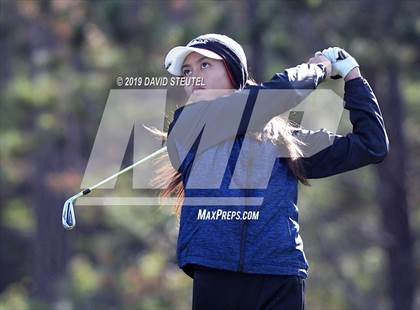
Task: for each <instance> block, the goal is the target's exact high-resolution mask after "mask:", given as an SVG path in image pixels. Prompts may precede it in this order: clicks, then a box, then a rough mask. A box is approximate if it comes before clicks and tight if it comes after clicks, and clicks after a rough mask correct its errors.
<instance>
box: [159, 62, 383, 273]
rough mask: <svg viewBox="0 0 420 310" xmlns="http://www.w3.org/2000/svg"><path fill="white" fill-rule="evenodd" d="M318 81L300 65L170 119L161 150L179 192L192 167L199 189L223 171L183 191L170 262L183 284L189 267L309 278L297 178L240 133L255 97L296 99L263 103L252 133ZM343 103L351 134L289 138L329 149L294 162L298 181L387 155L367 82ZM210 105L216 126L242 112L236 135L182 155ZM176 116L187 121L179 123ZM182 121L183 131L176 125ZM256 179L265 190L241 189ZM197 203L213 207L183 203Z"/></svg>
mask: <svg viewBox="0 0 420 310" xmlns="http://www.w3.org/2000/svg"><path fill="white" fill-rule="evenodd" d="M324 78H325V75H324V72H323V71H322V70H321V68H320V67H318V66H316V65H313V64H311V65H309V64H302V65H299V66H297V67H294V68H290V69H287V70H285V71H284V72H282V73H277V74H275V75H274V77H273V78H272V79H271V80H270V81H268V82H265V83H262V84H258V85H248V86H246V88H245V89H244V90H242V91H238V92H236V93H235V94H234V95H231V96H226V97H224V98H222V99H221V100H219V102H217V103H214V102H212V101H200V102H196V103H192V104H189V105H186V106H183V107H181V108H179V109H177V110H176V111H175V115H174V120H173V122H172V123H171V124H170V126H169V135H168V141H167V146H168V154H169V158H170V160H171V163H172V164H173V166H174V167H175V168H176V169H177V170H178V171H180V172H181V174H182V181H183V183H184V185H185V184H187V182H189V178H192V176H191V175H190V174H191V171H192V167H193V163H194V165H196V166H197V167H200V168H199V169H196V172H195V173H194V176H193V177H194V178H195V181H197V183H198V184H205V182H206V181H207V180H209V178H210V175H211V174H212V173H214V171H220V169H223V171H224V174H223V178H222V182H221V184H220V186H219V188H217V189H214V188H212V189H208V188H191V189H190V188H187V189H185V201H184V204H183V206H182V211H181V217H180V228H179V235H178V243H177V259H178V263H179V266H180V268H182V269H183V270H184V271H185V272H186V273H187V274H188V275H189V276H191V277H193V265H194V264H199V265H203V266H208V267H213V268H220V269H226V270H232V271H241V272H247V273H260V274H279V275H298V276H300V277H303V278H306V277H307V276H308V268H309V265H308V262H307V260H306V258H305V254H304V251H303V243H302V239H301V237H300V235H299V224H298V207H297V195H298V192H297V178H296V177H295V176H294V175H293V174H292V173H291V171H290V170H289V167H288V165H287V162H286V159H285V158H284V157H282V156H281V155H279V157H277V156H275V157H276V159H275V161H274V164H273V162H272V161H270V158H271V157H272V156H273V154H278V147H277V146H276V145H273V144H271V143H266V142H262V141H257V140H255V139H252V138H249V137H248V136H246V135H245V134H244V133H245V131H246V130H247V129H248V130H249V129H250V128H249V126H251V125H250V122H249V119H250V115H251V112H252V107H253V104H254V103H255V100H256V98H257V95H258V93H259V92H260V91H261V90H263V89H289V90H292V91H295V93H294V95H293V96H291V97H290V98H289V99H290V100H288V103H284V104H280V103H278V102H276V101H275V100H272V104H271V103H267V106H266V109H264V110H263V112H262V113H260V115H258V117H257V120H258V121H257V122H255V123H254V124H253V125H252V126H256V127H255V128H253V129H255V130H258V129H261V128H262V127H261V125H265V124H266V123H268V122H269V121H270V119H272V118H273V117H274V116H276V115H279V114H280V113H283V112H284V111H285V110H287V109H290V108H291V107H293V106H295V105H296V104H297V103H298V102H299V101H300V100H302V98H304V97H305V96H307V93H305V92H304V91H302V90H306V89H309V90H311V89H312V90H313V89H315V88H316V87H317V85H318V84H319V83H320V82H322V80H323V79H324ZM244 93H245V94H246V97H247V100H246V104H245V107H244V109H243V110H241V109H239V108H238V107H237V106H235V104H236V103H232V102H234V101H235V100H234V97H235V96H241V95H243V94H244ZM344 102H345V105H344V108H345V109H347V110H349V111H350V121H351V123H352V125H353V131H352V133H349V134H347V135H345V136H341V135H337V134H333V133H331V132H328V131H327V130H325V129H320V130H317V131H311V130H305V129H303V128H297V129H296V130H294V132H293V134H294V136H295V137H296V138H298V139H299V140H301V141H303V142H305V143H306V144H311V141H318V140H319V139H321V140H322V139H327V140H329V141H331V144H330V146H328V147H326V148H324V149H323V150H321V151H319V152H317V153H316V154H314V155H312V156H310V157H303V158H301V161H302V164H303V168H304V171H305V175H306V177H307V178H309V179H310V178H322V177H327V176H331V175H335V174H338V173H341V172H345V171H349V170H353V169H356V168H359V167H362V166H365V165H368V164H372V163H379V162H381V161H382V160H383V159H384V158H385V156H386V155H387V153H388V137H387V134H386V131H385V127H384V122H383V119H382V114H381V111H380V108H379V106H378V102H377V100H376V97H375V95H374V93H373V91H372V89H371V87H370V86H369V84H368V82H367V81H366V80H365V79H363V78H356V79H353V80H350V81H348V82H346V83H345V95H344ZM223 103H226V104H223ZM209 105H212V107H216V109H217V110H216V112H214V111H213V113H216V115H217V116H218V117H219V118H216V120H223V115H229V113H228V112H227V111H228V110H229V109H237V110H238V111H243V115H242V118H241V122H240V126H239V128H238V130H237V132H236V135H234V136H233V137H228V136H223V133H218V135H216V136H217V139H215V140H213V141H211V142H209V143H208V145H207V147H205V148H203V149H202V150H201V151H200V152H197V150H198V149H199V148H198V146H199V144H200V137H201V136H198V138H197V139H196V140H195V142H194V144H193V145H192V147H191V148H190V149H186V147H185V145H186V144H185V143H184V141H183V139H184V137H185V136H186V135H187V134H188V130H190V131H196V130H198V132H200V131H201V129H202V126H203V122H202V121H201V120H200V118H202V117H205V114H206V113H205V109H206V108H207V107H208V106H209ZM188 109H189V110H188ZM232 111H234V110H232ZM232 111H230V113H232ZM181 113H182V114H183V116H185V115H186V117H184V118H180V115H181ZM189 113H190V114H189ZM181 120H182V121H183V124H177V121H181ZM175 124H177V125H179V128H181V129H180V130H178V134H174V133H173V131H175V130H173V129H174V128H177V127H176V126H175ZM224 125H226V126H228V125H227V123H225V122H223V121H222V122H221V123H219V126H220V127H223V126H224ZM182 128H183V129H184V132H183V131H182ZM180 133H181V134H180ZM225 135H229V134H225ZM229 138H230V139H229ZM245 146H246V150H247V151H248V150H253V152H251V151H250V152H244V153H245V154H252V155H249V156H248V157H247V156H242V157H241V156H239V153H240V151H241V148H243V147H245ZM188 148H189V147H188ZM255 150H257V151H255ZM224 156H228V158H229V160H228V162H227V165H226V164H225V163H224V161H223V160H220V158H222V157H224ZM220 163H223V167H220V166H219V165H220ZM250 163H251V164H250ZM267 165H268V166H267ZM267 169H268V170H267ZM197 171H198V172H197ZM261 171H271V175H270V177H269V178H268V183H267V185H266V186H265V187H264V188H252V186H251V188H250V187H249V186H246V185H247V184H245V183H244V182H245V181H244V180H248V181H249V180H251V181H250V184H252V183H253V182H254V181H256V180H259V178H260V179H264V178H265V177H264V176H261ZM257 183H258V182H257ZM248 185H249V183H248ZM199 197H212V200H211V201H212V203H208V201H206V200H203V203H200V201H198V202H197V201H196V202H194V203H190V201H192V200H189V199H190V198H199ZM226 197H229V198H232V197H236V198H233V199H236V200H228V202H227V203H225V202H223V199H224V198H226ZM218 199H221V200H218ZM241 199H245V200H243V201H246V202H247V203H244V204H241V203H240V202H241ZM252 199H254V200H255V203H254V202H253V200H252ZM232 201H233V203H232ZM213 202H214V203H213ZM204 209H205V210H206V211H205V212H208V214H210V213H211V211H214V213H213V214H215V213H216V212H218V211H217V210H226V211H231V214H235V216H236V218H235V219H226V218H224V219H220V218H218V219H213V220H211V219H207V220H203V219H199V217H200V215H199V213H200V214H201V215H203V210H204ZM246 211H254V212H255V211H258V218H257V219H243V218H241V216H242V215H243V214H245V213H246ZM248 214H249V213H248ZM253 214H256V213H253Z"/></svg>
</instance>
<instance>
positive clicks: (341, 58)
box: [322, 47, 359, 79]
mask: <svg viewBox="0 0 420 310" xmlns="http://www.w3.org/2000/svg"><path fill="white" fill-rule="evenodd" d="M322 54H323V55H324V56H325V57H326V58H328V60H329V61H331V64H332V71H331V78H332V79H339V78H344V77H346V75H347V74H348V73H349V72H350V71H351V70H352V69H353V68H356V67H359V64H358V63H357V61H356V59H354V58H353V57H352V56H351V55H350V54H349V53H347V52H346V51H345V50H344V49H342V48H340V47H329V48H327V49H324V50H323V51H322Z"/></svg>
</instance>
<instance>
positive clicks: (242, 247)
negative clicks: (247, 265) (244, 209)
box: [238, 220, 248, 271]
mask: <svg viewBox="0 0 420 310" xmlns="http://www.w3.org/2000/svg"><path fill="white" fill-rule="evenodd" d="M247 228H248V220H245V221H244V223H243V225H242V233H241V245H240V250H239V266H238V271H243V268H244V252H245V239H246V231H247Z"/></svg>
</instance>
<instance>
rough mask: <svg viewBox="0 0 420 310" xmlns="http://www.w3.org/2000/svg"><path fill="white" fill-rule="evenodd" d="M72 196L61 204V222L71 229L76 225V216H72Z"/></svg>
mask: <svg viewBox="0 0 420 310" xmlns="http://www.w3.org/2000/svg"><path fill="white" fill-rule="evenodd" d="M74 200H75V198H74V197H71V198H69V199H67V200H66V202H65V203H64V206H63V216H62V224H63V227H64V228H65V229H68V230H70V229H72V228H74V226H76V218H75V216H74V209H73V201H74Z"/></svg>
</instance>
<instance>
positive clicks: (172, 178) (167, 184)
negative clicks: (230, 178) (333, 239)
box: [144, 78, 310, 219]
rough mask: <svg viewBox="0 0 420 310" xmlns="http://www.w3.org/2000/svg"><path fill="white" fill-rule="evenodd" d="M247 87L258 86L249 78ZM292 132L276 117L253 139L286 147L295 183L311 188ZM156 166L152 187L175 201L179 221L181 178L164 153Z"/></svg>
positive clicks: (155, 132) (155, 131)
mask: <svg viewBox="0 0 420 310" xmlns="http://www.w3.org/2000/svg"><path fill="white" fill-rule="evenodd" d="M246 84H248V85H257V82H256V81H255V80H254V79H252V78H250V79H248V80H247V83H246ZM144 127H145V128H146V129H147V130H149V131H150V132H151V133H152V134H153V135H155V136H156V137H159V138H162V139H164V140H166V139H167V132H164V131H160V130H158V129H157V128H154V127H147V126H144ZM292 128H293V126H292V125H291V124H290V122H289V121H287V120H284V119H283V118H281V117H279V116H276V117H274V118H272V119H271V120H270V121H269V122H268V123H267V125H266V126H265V127H264V129H263V131H261V132H258V133H253V134H252V135H253V137H254V138H255V139H257V140H259V141H263V140H268V141H270V142H271V143H273V144H275V145H278V146H279V147H281V148H284V147H285V148H286V152H287V155H288V157H287V159H286V162H287V165H288V168H289V171H290V172H291V173H292V174H293V175H294V176H295V177H296V178H297V179H298V181H300V182H301V183H302V184H304V185H307V186H309V185H310V184H309V182H308V180H307V179H306V177H305V172H304V169H303V166H302V161H301V158H302V151H301V149H300V147H299V145H300V144H302V142H301V141H299V140H298V139H296V138H295V137H294V136H293V135H292ZM155 164H156V165H157V166H158V167H157V168H156V177H155V178H153V180H152V184H153V186H156V187H157V188H162V190H161V191H160V193H159V197H160V198H164V199H165V198H172V197H174V198H176V202H175V204H174V206H173V212H174V213H175V214H176V216H177V217H178V219H179V217H180V214H181V208H182V203H183V200H184V186H183V183H182V175H181V173H180V172H178V171H177V170H176V169H174V168H173V167H172V165H171V163H170V161H169V156H168V153H167V152H165V153H164V154H163V155H161V156H160V157H158V158H157V159H156V162H155Z"/></svg>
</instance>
